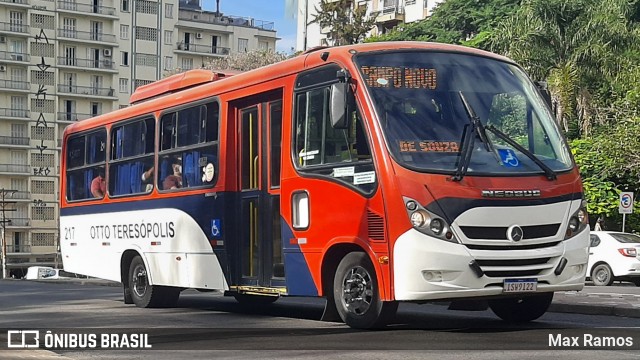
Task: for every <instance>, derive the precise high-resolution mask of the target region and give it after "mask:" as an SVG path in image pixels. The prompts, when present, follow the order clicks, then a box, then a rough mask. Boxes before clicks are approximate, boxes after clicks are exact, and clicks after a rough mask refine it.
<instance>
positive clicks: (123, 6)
mask: <svg viewBox="0 0 640 360" xmlns="http://www.w3.org/2000/svg"><path fill="white" fill-rule="evenodd" d="M120 10H122V11H123V12H129V0H121V3H120Z"/></svg>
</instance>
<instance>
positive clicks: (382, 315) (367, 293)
mask: <svg viewBox="0 0 640 360" xmlns="http://www.w3.org/2000/svg"><path fill="white" fill-rule="evenodd" d="M333 298H334V301H335V304H336V308H337V310H338V314H339V315H340V318H341V319H342V321H344V322H345V323H346V324H347V325H349V326H350V327H352V328H356V329H372V328H379V327H383V326H384V325H386V324H387V323H388V322H389V320H391V318H392V317H393V316H394V315H395V313H396V310H397V309H398V303H397V302H395V301H381V300H380V289H379V287H378V280H377V278H376V273H375V270H374V268H373V265H372V264H371V261H370V260H369V257H368V256H367V255H366V254H365V253H362V252H352V253H349V254H347V255H346V256H345V257H344V258H343V259H342V261H340V264H339V265H338V268H337V269H336V273H335V276H334V280H333Z"/></svg>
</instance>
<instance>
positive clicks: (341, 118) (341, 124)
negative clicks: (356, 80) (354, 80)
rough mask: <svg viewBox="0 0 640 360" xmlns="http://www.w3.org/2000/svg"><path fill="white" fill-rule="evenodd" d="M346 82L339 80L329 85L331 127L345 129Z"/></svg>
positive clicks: (346, 124) (346, 123) (346, 125)
mask: <svg viewBox="0 0 640 360" xmlns="http://www.w3.org/2000/svg"><path fill="white" fill-rule="evenodd" d="M348 86H349V85H348V84H347V83H346V82H339V83H335V84H333V85H331V127H332V128H334V129H347V128H348V125H349V124H348V122H347V91H348Z"/></svg>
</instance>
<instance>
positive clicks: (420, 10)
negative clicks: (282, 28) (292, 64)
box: [296, 0, 444, 51]
mask: <svg viewBox="0 0 640 360" xmlns="http://www.w3.org/2000/svg"><path fill="white" fill-rule="evenodd" d="M328 1H329V2H331V1H338V0H328ZM442 1H444V0H353V4H354V5H353V6H367V12H368V13H369V14H370V16H375V19H376V22H375V27H374V28H373V29H372V30H371V33H370V34H371V35H376V34H384V33H386V32H387V31H389V30H391V29H393V28H394V27H395V26H397V25H398V24H401V23H409V22H413V21H418V20H422V19H425V18H427V17H429V16H431V12H432V11H433V8H434V7H435V6H436V5H437V4H439V3H441V2H442ZM320 2H321V1H320V0H298V12H297V29H298V32H297V34H298V35H297V38H296V50H298V51H300V50H302V51H304V50H306V49H310V48H313V47H316V46H326V45H331V44H329V43H328V41H327V35H326V34H327V32H328V31H327V30H328V29H322V28H320V26H319V25H318V24H317V23H314V22H313V19H314V18H315V16H316V15H317V11H316V9H319V8H320Z"/></svg>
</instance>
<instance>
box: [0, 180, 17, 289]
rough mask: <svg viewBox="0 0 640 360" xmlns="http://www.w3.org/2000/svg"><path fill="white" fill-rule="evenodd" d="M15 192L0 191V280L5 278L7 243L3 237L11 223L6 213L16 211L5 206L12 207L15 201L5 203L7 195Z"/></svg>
mask: <svg viewBox="0 0 640 360" xmlns="http://www.w3.org/2000/svg"><path fill="white" fill-rule="evenodd" d="M15 192H16V190H5V189H4V188H2V189H0V199H1V200H0V207H2V220H1V221H0V226H2V234H0V235H1V236H0V240H2V249H0V250H2V278H3V279H6V278H7V241H6V239H5V237H4V234H5V231H4V230H5V228H6V224H8V223H10V222H11V219H7V217H6V212H7V211H16V209H7V205H13V204H15V203H16V202H15V201H7V200H6V197H7V195H13V193H15Z"/></svg>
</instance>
